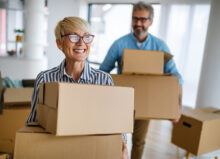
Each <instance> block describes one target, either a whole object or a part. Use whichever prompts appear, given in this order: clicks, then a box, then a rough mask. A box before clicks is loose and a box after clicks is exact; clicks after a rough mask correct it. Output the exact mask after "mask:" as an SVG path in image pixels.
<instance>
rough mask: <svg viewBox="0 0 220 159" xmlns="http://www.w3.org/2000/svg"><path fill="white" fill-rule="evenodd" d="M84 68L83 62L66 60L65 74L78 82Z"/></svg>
mask: <svg viewBox="0 0 220 159" xmlns="http://www.w3.org/2000/svg"><path fill="white" fill-rule="evenodd" d="M84 66H85V62H84V61H83V62H78V61H72V60H68V59H66V66H65V69H66V73H67V74H68V75H69V76H71V77H72V78H73V79H74V81H75V82H78V80H79V78H80V76H81V74H82V72H83V69H84Z"/></svg>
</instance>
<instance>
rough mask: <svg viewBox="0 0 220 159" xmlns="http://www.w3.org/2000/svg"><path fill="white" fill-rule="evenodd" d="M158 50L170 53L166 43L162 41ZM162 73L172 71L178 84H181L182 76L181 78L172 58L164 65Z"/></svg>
mask: <svg viewBox="0 0 220 159" xmlns="http://www.w3.org/2000/svg"><path fill="white" fill-rule="evenodd" d="M159 50H160V51H164V52H167V53H169V54H171V51H170V49H169V48H168V46H167V45H166V43H165V42H163V41H161V44H160V48H159ZM164 73H173V74H172V76H177V77H178V79H179V84H180V85H182V84H183V78H182V76H181V74H180V73H179V71H178V69H177V67H176V64H175V61H174V59H173V58H172V59H171V60H170V61H168V62H167V63H166V64H165V65H164Z"/></svg>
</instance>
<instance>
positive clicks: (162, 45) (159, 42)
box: [149, 34, 171, 53]
mask: <svg viewBox="0 0 220 159" xmlns="http://www.w3.org/2000/svg"><path fill="white" fill-rule="evenodd" d="M149 37H150V40H151V41H152V43H154V45H156V47H157V50H158V51H164V52H167V53H171V52H170V49H169V47H168V46H167V44H166V43H165V42H164V41H163V40H162V39H160V38H158V37H156V36H154V35H152V34H149Z"/></svg>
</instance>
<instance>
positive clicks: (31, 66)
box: [0, 57, 47, 79]
mask: <svg viewBox="0 0 220 159" xmlns="http://www.w3.org/2000/svg"><path fill="white" fill-rule="evenodd" d="M45 68H47V59H46V58H43V59H40V60H35V59H34V60H31V59H24V58H17V57H1V58H0V71H1V74H2V77H6V76H8V77H11V78H17V79H24V78H26V79H35V78H36V76H37V74H38V73H39V72H40V71H41V70H45Z"/></svg>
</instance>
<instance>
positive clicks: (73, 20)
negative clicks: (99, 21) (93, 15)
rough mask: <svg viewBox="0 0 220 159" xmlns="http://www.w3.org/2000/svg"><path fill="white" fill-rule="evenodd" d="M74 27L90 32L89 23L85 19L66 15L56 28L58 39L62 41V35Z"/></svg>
mask: <svg viewBox="0 0 220 159" xmlns="http://www.w3.org/2000/svg"><path fill="white" fill-rule="evenodd" d="M73 29H80V30H83V31H85V32H88V33H90V27H89V24H88V23H87V21H85V20H84V19H82V18H79V17H65V18H64V19H63V20H61V21H59V22H58V23H57V26H56V28H55V30H54V33H55V36H56V39H58V40H60V42H62V36H63V35H65V34H67V32H68V31H70V30H73Z"/></svg>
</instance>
